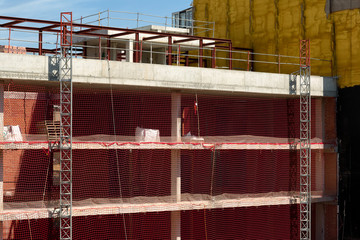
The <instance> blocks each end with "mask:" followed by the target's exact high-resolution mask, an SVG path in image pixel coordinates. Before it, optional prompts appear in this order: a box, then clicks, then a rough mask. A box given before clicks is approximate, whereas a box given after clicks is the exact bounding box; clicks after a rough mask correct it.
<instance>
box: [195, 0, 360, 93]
mask: <svg viewBox="0 0 360 240" xmlns="http://www.w3.org/2000/svg"><path fill="white" fill-rule="evenodd" d="M325 4H326V0H317V1H314V0H306V1H303V0H194V7H195V15H194V16H195V19H197V20H204V21H215V22H216V31H215V37H219V38H230V39H231V40H232V41H233V45H234V47H245V48H253V49H254V51H255V52H256V53H267V54H280V55H287V56H296V57H298V56H299V40H300V39H304V38H306V39H310V42H311V43H310V44H311V57H312V58H318V59H323V60H326V61H316V60H313V61H312V62H311V66H312V74H314V75H322V76H331V75H332V74H335V75H337V76H338V77H339V81H338V83H339V86H340V87H341V88H343V87H351V86H355V85H360V64H359V62H360V49H359V48H360V24H359V23H360V13H359V10H358V9H355V10H345V11H340V12H336V13H333V14H331V15H330V16H329V17H328V18H327V17H326V13H325V11H324V8H325ZM302 9H304V10H303V11H302ZM302 16H304V17H303V19H302ZM255 60H256V61H271V62H277V61H278V60H279V59H278V57H276V56H256V57H255ZM280 61H281V62H283V61H285V62H293V63H297V62H298V59H296V60H295V59H292V60H290V59H288V60H287V59H283V58H280ZM332 64H333V67H332ZM297 69H298V66H286V65H281V68H280V71H281V72H282V73H290V72H292V71H296V70H297ZM255 70H256V71H267V72H278V71H279V68H278V65H277V64H264V63H256V64H255Z"/></svg>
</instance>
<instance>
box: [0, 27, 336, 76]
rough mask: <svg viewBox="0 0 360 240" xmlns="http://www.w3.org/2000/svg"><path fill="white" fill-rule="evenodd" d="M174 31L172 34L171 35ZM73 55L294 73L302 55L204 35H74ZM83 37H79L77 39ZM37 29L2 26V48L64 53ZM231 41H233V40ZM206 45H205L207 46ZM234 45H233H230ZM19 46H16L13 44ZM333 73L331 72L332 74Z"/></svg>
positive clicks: (55, 39) (56, 38) (51, 35)
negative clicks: (181, 38)
mask: <svg viewBox="0 0 360 240" xmlns="http://www.w3.org/2000/svg"><path fill="white" fill-rule="evenodd" d="M170 37H171V35H169V38H170ZM73 38H74V42H73V56H74V57H75V58H83V59H98V60H111V61H127V62H134V63H147V64H164V65H174V66H175V65H177V66H189V67H205V68H217V69H229V70H242V71H262V72H274V73H285V74H290V73H292V72H295V71H297V70H298V69H299V65H300V59H299V56H286V55H281V54H267V53H257V52H254V51H253V50H252V49H245V48H236V47H232V46H231V44H229V42H228V43H225V44H224V43H222V44H216V43H215V42H214V43H213V44H211V45H207V44H202V43H201V38H199V39H195V40H193V41H189V42H184V43H173V42H174V41H172V42H169V41H168V40H167V39H166V38H165V39H163V40H162V41H160V40H156V39H155V40H149V41H146V40H142V39H139V40H136V39H134V38H132V37H128V38H124V37H122V38H111V39H109V38H106V37H101V36H78V35H76V34H75V35H74V37H73ZM76 39H79V41H76ZM39 40H40V39H39V33H38V32H36V31H29V30H21V29H11V28H0V45H1V46H4V47H2V48H0V51H2V52H8V53H22V54H24V53H25V52H24V51H23V48H21V49H22V50H21V51H18V52H16V50H13V51H12V52H11V51H10V50H6V49H11V47H10V48H6V47H5V46H17V47H25V49H26V54H34V55H57V54H60V43H59V35H58V34H57V33H51V32H43V33H42V37H41V41H39ZM230 43H231V42H230ZM204 45H205V46H204ZM229 45H230V46H229ZM13 49H15V48H13ZM311 61H312V65H322V66H326V67H325V68H328V69H330V70H331V68H332V62H331V60H324V59H318V58H312V59H311ZM328 75H329V76H330V75H331V74H330V73H329V74H328Z"/></svg>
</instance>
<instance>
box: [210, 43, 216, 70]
mask: <svg viewBox="0 0 360 240" xmlns="http://www.w3.org/2000/svg"><path fill="white" fill-rule="evenodd" d="M211 60H212V61H211V67H212V68H216V47H214V48H213V49H212V58H211Z"/></svg>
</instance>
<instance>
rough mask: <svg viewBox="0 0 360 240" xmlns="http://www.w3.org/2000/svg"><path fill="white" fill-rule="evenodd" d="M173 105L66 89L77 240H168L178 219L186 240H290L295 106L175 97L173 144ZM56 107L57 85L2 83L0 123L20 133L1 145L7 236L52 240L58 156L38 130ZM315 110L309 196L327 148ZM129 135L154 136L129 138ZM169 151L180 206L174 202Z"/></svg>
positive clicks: (154, 98) (162, 98) (151, 95)
mask: <svg viewBox="0 0 360 240" xmlns="http://www.w3.org/2000/svg"><path fill="white" fill-rule="evenodd" d="M171 101H172V96H171V93H168V92H151V91H144V90H131V91H130V90H123V89H121V90H120V89H116V88H114V89H110V88H96V89H81V88H75V90H74V106H73V135H74V136H73V147H74V150H73V201H74V202H73V214H74V218H73V224H74V225H73V234H74V239H126V238H127V239H150V238H152V239H167V238H169V236H170V234H171V228H172V227H171V225H172V224H174V222H173V220H171V212H176V211H181V235H182V236H183V239H269V238H272V237H273V238H275V239H295V238H298V232H296V231H295V230H294V231H295V232H292V230H291V229H292V227H293V226H296V228H298V225H296V224H298V209H297V205H296V204H293V205H291V204H290V203H291V201H292V200H293V199H296V198H297V196H298V191H299V151H298V150H296V149H297V148H298V137H299V101H298V99H297V98H282V97H277V98H276V97H244V96H235V95H223V96H215V95H209V94H198V95H196V94H182V96H181V108H180V112H181V121H182V128H181V132H182V135H183V136H182V139H181V142H178V141H177V142H175V141H174V140H173V139H172V138H171V128H172V123H171V122H172V117H171ZM58 104H59V94H58V89H57V88H53V87H51V86H48V87H47V86H43V87H40V86H36V87H35V86H33V87H30V86H26V85H14V84H10V85H8V86H5V101H4V105H5V114H4V121H5V125H7V126H19V129H20V137H21V138H22V139H21V141H20V140H19V139H13V138H12V139H8V140H6V139H5V140H4V142H3V143H2V145H3V147H4V148H5V149H6V150H5V151H4V202H5V203H4V219H5V220H6V221H5V222H6V223H7V224H6V225H4V229H6V230H5V231H4V237H5V235H6V236H7V237H6V238H9V239H29V236H30V237H31V238H32V239H52V238H53V239H57V238H58V235H57V234H58V223H57V222H56V218H53V219H50V218H49V217H52V216H56V214H55V210H56V208H57V207H58V205H59V202H58V201H59V184H58V174H59V165H58V161H59V157H58V150H54V151H50V149H49V148H48V135H47V130H46V126H45V120H48V121H52V120H53V119H54V115H53V112H54V105H58ZM322 104H323V103H322V102H321V101H320V100H319V99H313V104H312V137H313V139H312V147H313V150H312V160H313V161H312V166H311V168H312V191H313V195H314V196H315V197H317V198H318V199H321V198H322V197H323V190H324V184H325V182H324V173H323V166H324V156H323V155H324V146H323V145H322V144H323V143H324V142H331V141H330V140H331V139H324V138H323V135H324V131H327V130H326V126H323V114H324V108H323V107H322ZM137 128H141V129H147V130H149V131H145V133H146V134H147V133H151V134H153V135H151V136H150V139H151V140H147V139H145V137H149V136H144V135H141V136H136V134H137V131H136V129H137ZM14 129H16V128H14ZM324 129H325V130H324ZM151 130H153V131H151ZM13 134H15V132H14V133H13ZM15 135H16V134H15ZM184 135H187V136H184ZM13 137H14V136H13ZM15 137H16V136H15ZM17 137H19V136H17ZM196 137H197V138H196ZM199 137H200V138H203V139H199ZM174 153H179V156H180V157H179V160H180V168H179V169H178V173H177V174H180V175H179V176H180V177H181V189H180V190H181V202H176V200H175V198H174V196H172V185H174V184H175V181H174V176H172V175H174V174H176V173H174V169H172V168H174V164H172V162H173V161H174ZM175 155H176V154H175ZM175 172H176V171H175ZM294 201H295V200H294ZM294 209H295V210H296V211H295V210H294ZM52 214H54V215H52ZM239 226H241V227H239ZM173 227H174V226H173ZM125 229H126V230H125ZM31 238H30V239H31Z"/></svg>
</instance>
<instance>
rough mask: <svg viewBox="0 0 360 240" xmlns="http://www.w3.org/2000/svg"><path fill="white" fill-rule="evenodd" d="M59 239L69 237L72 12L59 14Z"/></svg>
mask: <svg viewBox="0 0 360 240" xmlns="http://www.w3.org/2000/svg"><path fill="white" fill-rule="evenodd" d="M60 19H61V21H60V23H61V25H60V30H61V35H60V36H61V40H60V41H61V42H60V45H61V56H60V74H59V76H60V119H61V120H60V129H61V131H60V144H59V149H60V239H62V240H65V239H66V240H71V239H72V94H73V92H72V33H73V25H72V13H71V12H65V13H61V15H60Z"/></svg>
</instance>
